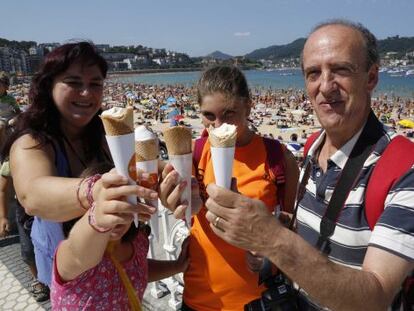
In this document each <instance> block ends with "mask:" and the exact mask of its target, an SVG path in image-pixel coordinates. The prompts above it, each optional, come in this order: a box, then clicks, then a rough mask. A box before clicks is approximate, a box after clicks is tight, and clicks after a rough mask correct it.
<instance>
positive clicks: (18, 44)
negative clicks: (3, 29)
mask: <svg viewBox="0 0 414 311" xmlns="http://www.w3.org/2000/svg"><path fill="white" fill-rule="evenodd" d="M36 45H37V43H36V42H35V41H15V40H11V41H10V40H7V39H3V38H0V47H2V46H5V47H9V48H14V49H21V50H24V51H26V52H28V51H29V48H31V47H32V46H36Z"/></svg>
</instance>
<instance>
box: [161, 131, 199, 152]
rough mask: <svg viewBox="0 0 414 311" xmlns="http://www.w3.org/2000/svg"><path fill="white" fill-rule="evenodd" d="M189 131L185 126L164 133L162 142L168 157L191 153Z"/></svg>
mask: <svg viewBox="0 0 414 311" xmlns="http://www.w3.org/2000/svg"><path fill="white" fill-rule="evenodd" d="M191 139H192V135H191V129H189V128H188V127H186V126H174V127H170V128H169V129H167V130H165V131H164V140H165V143H166V145H167V149H168V154H169V155H183V154H189V153H191Z"/></svg>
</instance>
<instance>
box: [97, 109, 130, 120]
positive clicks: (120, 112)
mask: <svg viewBox="0 0 414 311" xmlns="http://www.w3.org/2000/svg"><path fill="white" fill-rule="evenodd" d="M124 115H125V108H120V107H112V108H111V109H108V110H104V111H103V112H102V116H111V117H113V118H121V117H122V116H124Z"/></svg>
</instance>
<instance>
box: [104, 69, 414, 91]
mask: <svg viewBox="0 0 414 311" xmlns="http://www.w3.org/2000/svg"><path fill="white" fill-rule="evenodd" d="M244 73H245V75H246V78H247V81H248V83H249V85H250V87H252V88H255V87H261V88H269V87H271V88H272V89H288V88H296V89H303V88H304V80H303V76H302V72H301V70H300V69H290V70H274V71H263V70H247V71H245V72H244ZM200 74H201V72H200V71H193V72H172V73H145V74H126V75H117V76H113V77H110V81H113V82H122V83H142V84H153V85H167V84H183V85H185V86H188V87H190V86H192V85H193V84H194V83H195V82H196V81H197V80H198V78H199V77H200ZM384 93H387V94H388V95H390V96H391V95H395V96H401V97H410V98H414V75H411V76H391V75H389V74H388V73H385V72H382V73H380V79H379V84H378V86H377V88H376V90H375V93H374V94H373V96H374V97H375V96H377V95H379V94H384Z"/></svg>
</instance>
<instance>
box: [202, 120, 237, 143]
mask: <svg viewBox="0 0 414 311" xmlns="http://www.w3.org/2000/svg"><path fill="white" fill-rule="evenodd" d="M236 130H237V127H236V126H235V125H233V124H227V123H223V124H222V125H220V126H219V127H216V128H214V127H212V126H210V129H209V131H208V132H209V135H214V136H215V137H217V138H218V139H220V140H226V139H227V138H229V137H234V135H236Z"/></svg>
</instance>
